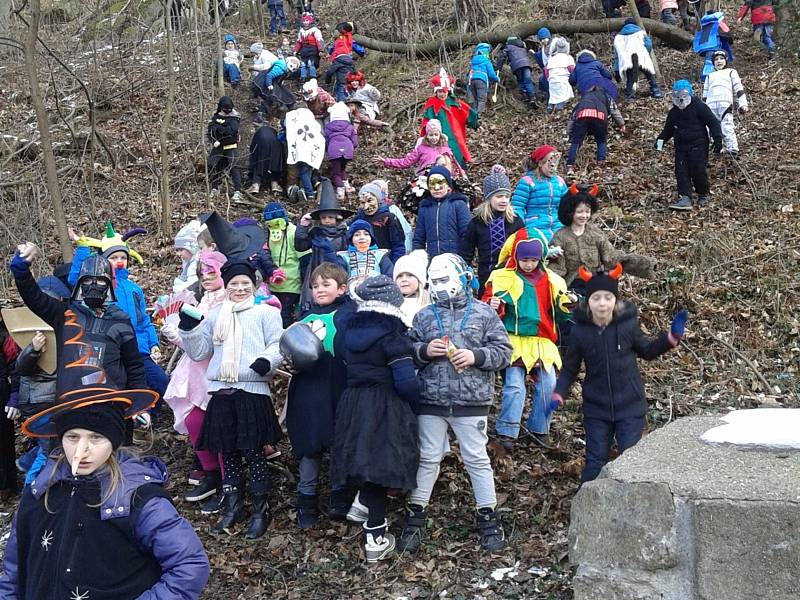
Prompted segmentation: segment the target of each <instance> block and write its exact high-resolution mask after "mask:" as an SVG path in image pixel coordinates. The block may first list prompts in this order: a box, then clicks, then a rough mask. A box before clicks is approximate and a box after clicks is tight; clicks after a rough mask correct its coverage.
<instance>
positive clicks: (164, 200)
mask: <svg viewBox="0 0 800 600" xmlns="http://www.w3.org/2000/svg"><path fill="white" fill-rule="evenodd" d="M171 11H172V0H167V14H168V15H169V14H171ZM166 33H167V104H166V106H165V107H164V115H163V117H162V118H161V129H160V131H159V136H158V142H159V147H160V151H161V177H160V183H159V196H160V197H161V235H163V236H164V237H166V238H169V237H172V202H171V200H170V193H169V148H168V147H167V136H168V134H169V126H170V123H171V122H172V106H173V104H174V103H175V60H174V56H173V55H174V53H175V41H174V39H173V38H172V28H171V27H167V28H166Z"/></svg>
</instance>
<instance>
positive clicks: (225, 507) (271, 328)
mask: <svg viewBox="0 0 800 600" xmlns="http://www.w3.org/2000/svg"><path fill="white" fill-rule="evenodd" d="M220 274H221V275H222V281H223V282H224V284H225V291H226V296H227V297H226V299H225V300H224V301H223V302H222V304H220V305H218V306H215V307H214V308H213V309H211V311H210V312H209V314H208V316H207V317H204V316H203V315H202V314H201V313H200V312H199V311H196V310H192V309H187V307H186V306H185V305H184V307H183V308H182V309H181V313H180V325H179V329H180V336H181V340H182V342H183V345H184V347H185V348H186V353H187V354H188V355H189V357H190V358H191V359H192V360H196V361H200V360H205V359H210V360H209V363H208V368H207V369H206V378H207V379H208V391H209V392H210V393H211V400H210V401H209V403H208V407H207V408H206V415H205V418H204V419H203V427H202V429H201V431H200V439H199V441H198V447H199V448H200V449H201V450H207V451H209V452H214V453H221V454H222V463H223V467H224V471H225V474H224V477H223V479H222V491H223V494H224V497H223V501H222V516H221V518H220V519H219V521H218V522H217V523H216V524H215V525H214V527H213V528H212V532H214V533H221V532H223V531H225V532H226V533H229V534H230V533H232V527H233V526H234V525H235V524H236V523H238V522H239V521H241V520H242V519H243V517H244V488H243V484H244V477H243V473H242V459H243V458H244V460H245V461H246V462H247V466H248V469H249V472H250V482H249V491H250V501H251V505H252V511H253V513H252V516H251V518H250V522H249V524H248V526H247V531H246V533H245V538H246V539H257V538H260V537H261V536H263V535H264V533H266V530H267V527H268V525H269V523H270V521H271V520H272V514H271V513H270V507H269V499H268V493H269V491H270V487H271V483H270V479H269V474H268V473H267V458H266V456H265V454H264V446H265V445H267V444H275V443H276V442H277V441H278V440H279V439H280V437H281V435H282V432H281V428H280V425H279V423H278V419H277V417H276V416H275V411H274V409H273V407H272V398H271V395H270V390H269V381H270V378H271V373H272V372H273V371H274V369H275V368H276V367H277V366H278V365H279V364H280V363H281V361H282V360H283V358H282V356H281V354H280V351H279V349H278V342H279V340H280V337H281V334H282V333H283V327H282V326H281V318H280V312H279V311H278V310H276V309H275V308H273V307H271V306H268V305H266V304H257V303H256V302H255V297H254V292H255V287H256V273H255V271H254V269H253V267H252V266H251V265H250V263H249V262H247V261H245V260H242V259H236V258H235V259H228V261H227V262H226V263H225V264H224V265H223V266H222V269H221V271H220Z"/></svg>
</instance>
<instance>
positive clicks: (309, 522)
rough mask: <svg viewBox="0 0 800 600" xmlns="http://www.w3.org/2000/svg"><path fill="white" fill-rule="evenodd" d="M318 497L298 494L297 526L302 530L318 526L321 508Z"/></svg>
mask: <svg viewBox="0 0 800 600" xmlns="http://www.w3.org/2000/svg"><path fill="white" fill-rule="evenodd" d="M317 498H318V497H317V495H316V494H314V495H313V496H311V495H308V494H297V526H298V527H299V528H300V529H311V528H312V527H314V525H316V524H317V519H318V518H319V506H317Z"/></svg>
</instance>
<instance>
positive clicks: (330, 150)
mask: <svg viewBox="0 0 800 600" xmlns="http://www.w3.org/2000/svg"><path fill="white" fill-rule="evenodd" d="M328 114H329V116H330V120H329V121H328V122H327V123H326V124H325V143H326V148H327V150H326V155H327V158H328V162H329V163H330V168H331V182H332V183H333V185H334V187H335V188H336V197H337V198H338V199H339V200H344V197H345V194H346V193H347V194H352V193H353V192H355V191H356V190H355V188H354V187H353V186H351V185H350V181H349V180H348V177H347V163H349V162H350V161H351V160H353V157H354V156H355V148H356V146H357V145H358V138H357V136H356V130H355V128H354V127H353V124H352V123H351V122H350V109H348V108H347V105H346V104H345V103H344V102H337V103H336V104H334V105H333V106H331V107H330V108H329V109H328Z"/></svg>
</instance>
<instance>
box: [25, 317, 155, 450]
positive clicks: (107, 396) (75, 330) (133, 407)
mask: <svg viewBox="0 0 800 600" xmlns="http://www.w3.org/2000/svg"><path fill="white" fill-rule="evenodd" d="M64 334H65V336H64V337H65V340H66V341H65V342H64V355H63V360H64V363H65V364H64V369H63V370H62V371H61V372H60V373H59V375H58V385H59V390H60V394H59V396H58V400H57V402H56V404H55V406H52V407H50V408H48V409H46V410H43V411H41V412H39V413H37V414H35V415H33V416H32V417H30V418H29V419H27V420H26V421H25V422H24V423H23V424H22V432H23V433H24V434H25V435H28V436H30V437H36V438H46V437H54V436H56V435H57V431H56V419H57V418H58V417H59V416H61V415H64V414H65V413H67V412H70V411H77V410H80V409H82V408H87V407H90V406H96V405H99V404H111V405H113V406H116V407H118V409H119V410H120V411H121V412H122V415H123V416H124V418H126V419H131V418H133V417H135V416H136V415H138V414H140V413H143V412H144V411H146V410H147V409H148V408H150V407H151V406H153V405H154V404H155V403H156V401H157V400H158V394H157V393H156V392H154V391H153V390H117V389H114V388H113V387H111V386H110V385H108V383H107V379H106V373H105V371H104V370H103V367H102V366H101V365H100V361H99V359H98V356H97V355H96V354H95V352H94V348H93V347H92V345H91V344H90V343H88V342H85V341H83V335H84V330H83V326H82V325H81V324H80V323H79V322H78V318H77V315H76V314H75V313H74V312H73V311H72V310H71V309H67V311H66V312H65V313H64Z"/></svg>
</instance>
